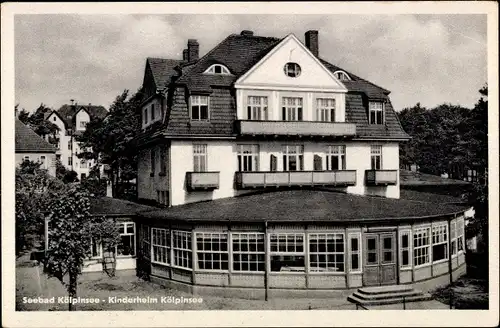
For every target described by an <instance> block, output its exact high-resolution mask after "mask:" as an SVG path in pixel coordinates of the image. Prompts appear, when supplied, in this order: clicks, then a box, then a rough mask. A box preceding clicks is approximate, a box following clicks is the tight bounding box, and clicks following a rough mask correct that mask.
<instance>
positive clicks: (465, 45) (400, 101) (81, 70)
mask: <svg viewBox="0 0 500 328" xmlns="http://www.w3.org/2000/svg"><path fill="white" fill-rule="evenodd" d="M311 29H312V30H318V31H319V53H320V56H321V57H322V58H324V59H326V60H328V61H330V62H331V63H332V64H334V65H337V66H339V67H341V68H343V69H345V70H347V71H350V72H352V73H354V74H356V75H358V76H360V77H362V78H364V79H367V80H369V81H371V82H373V83H375V84H377V85H379V86H381V87H383V88H385V89H388V90H390V91H391V94H390V97H391V101H392V103H393V106H394V107H395V109H396V110H397V111H399V110H401V109H403V108H404V107H410V106H413V105H415V104H416V103H417V102H420V103H421V105H422V106H425V107H433V106H436V105H439V104H442V103H451V104H454V105H462V106H465V107H473V106H474V103H475V102H476V101H477V100H478V98H479V96H480V95H479V92H478V90H479V89H480V88H481V87H482V86H483V85H484V84H485V83H486V81H487V36H486V15H481V14H476V15H474V14H472V15H468V14H457V15H444V14H440V15H427V14H426V15H410V14H400V15H380V14H375V15H352V14H349V15H345V14H342V15H275V14H274V15H261V14H259V15H257V14H252V15H238V14H236V15H213V14H205V15H200V14H174V15H77V14H50V15H46V14H37V15H16V16H15V20H14V39H15V40H14V42H15V44H14V58H15V102H16V104H19V107H20V108H25V109H27V110H30V111H32V110H35V109H36V108H37V107H38V106H39V105H40V104H41V103H43V104H45V105H47V106H49V107H51V108H54V109H57V108H59V107H60V106H62V105H63V104H66V103H69V102H70V99H74V100H75V101H76V102H78V103H79V104H89V103H91V104H94V105H103V106H105V107H106V108H109V106H110V105H111V103H112V102H113V101H114V99H115V98H116V97H117V96H118V95H119V94H121V92H122V91H123V90H125V89H128V90H130V91H131V92H135V91H136V90H137V89H138V88H139V87H140V86H141V84H142V80H143V76H144V68H145V63H146V58H147V57H162V58H171V59H181V58H182V50H183V49H184V48H186V44H187V39H197V40H198V42H199V44H200V57H201V56H203V55H204V54H205V53H207V52H208V51H209V50H210V49H212V48H213V47H214V46H216V45H217V44H218V43H219V42H220V41H222V40H223V39H224V38H225V37H226V36H227V35H229V34H231V33H240V32H241V31H242V30H252V31H254V34H255V35H259V36H273V37H279V38H281V37H284V36H286V35H288V34H290V33H293V34H295V35H296V36H297V37H298V38H299V39H300V40H301V41H304V33H305V32H306V31H307V30H311Z"/></svg>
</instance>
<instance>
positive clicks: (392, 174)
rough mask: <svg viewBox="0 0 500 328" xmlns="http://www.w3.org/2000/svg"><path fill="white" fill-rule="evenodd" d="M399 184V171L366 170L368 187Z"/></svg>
mask: <svg viewBox="0 0 500 328" xmlns="http://www.w3.org/2000/svg"><path fill="white" fill-rule="evenodd" d="M397 182H398V170H366V185H368V186H387V185H395V184H397Z"/></svg>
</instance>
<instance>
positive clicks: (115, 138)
mask: <svg viewBox="0 0 500 328" xmlns="http://www.w3.org/2000/svg"><path fill="white" fill-rule="evenodd" d="M142 95H143V93H142V92H141V91H140V90H139V91H138V92H136V93H135V94H134V95H132V96H130V97H129V91H128V90H125V91H123V92H122V94H120V95H119V96H117V97H116V99H115V101H114V103H113V104H112V105H111V107H110V110H109V114H108V115H107V116H106V117H105V118H104V119H102V120H95V121H93V122H90V123H89V124H88V125H87V128H86V131H85V132H84V133H83V135H81V136H79V137H77V141H78V142H79V143H80V148H82V149H91V151H87V152H82V153H80V154H78V157H80V158H85V159H93V160H95V161H96V163H97V164H96V165H100V164H108V165H109V167H110V171H109V172H110V180H111V185H112V189H113V196H116V190H117V189H116V187H117V185H118V183H120V182H123V181H128V180H130V179H133V178H135V177H136V176H137V155H136V153H135V151H134V149H133V148H131V147H130V141H131V140H132V139H134V138H135V136H136V135H137V132H138V131H139V128H140V122H139V119H138V116H137V114H136V109H137V108H138V107H139V106H140V104H141V102H142V97H143V96H142Z"/></svg>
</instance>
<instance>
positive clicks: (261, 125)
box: [236, 120, 356, 137]
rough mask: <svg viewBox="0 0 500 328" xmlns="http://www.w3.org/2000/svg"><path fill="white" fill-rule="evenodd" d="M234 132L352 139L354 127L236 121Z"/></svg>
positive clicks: (302, 122)
mask: <svg viewBox="0 0 500 328" xmlns="http://www.w3.org/2000/svg"><path fill="white" fill-rule="evenodd" d="M236 131H237V133H239V134H240V135H252V136H257V135H262V136H265V135H287V136H324V137H331V136H336V137H353V136H355V135H356V125H355V124H353V123H344V122H315V121H243V120H240V121H236Z"/></svg>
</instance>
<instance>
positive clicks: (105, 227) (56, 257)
mask: <svg viewBox="0 0 500 328" xmlns="http://www.w3.org/2000/svg"><path fill="white" fill-rule="evenodd" d="M89 208H90V196H89V194H88V192H87V191H86V190H85V189H83V188H81V187H80V186H72V187H71V188H70V189H69V190H68V191H67V192H65V193H64V194H63V195H60V197H59V198H57V199H55V200H54V201H53V202H52V204H51V209H50V213H49V216H48V238H49V242H48V244H49V247H48V250H47V254H46V257H45V270H46V272H47V273H48V274H49V276H51V277H55V278H57V279H58V280H59V281H60V282H61V283H62V284H63V286H65V288H66V290H67V292H68V296H69V297H70V302H69V310H70V311H71V310H73V304H72V302H71V300H72V299H74V298H75V297H76V296H77V287H78V276H79V275H80V274H81V272H82V267H83V265H84V260H85V259H87V258H89V257H90V256H91V247H92V238H95V239H96V240H99V239H101V238H102V239H104V241H105V243H106V244H105V247H106V248H114V247H115V246H116V245H117V243H118V240H119V239H118V238H119V233H118V230H117V227H116V224H112V223H110V220H109V219H106V218H105V217H94V216H91V215H90V212H89Z"/></svg>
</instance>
